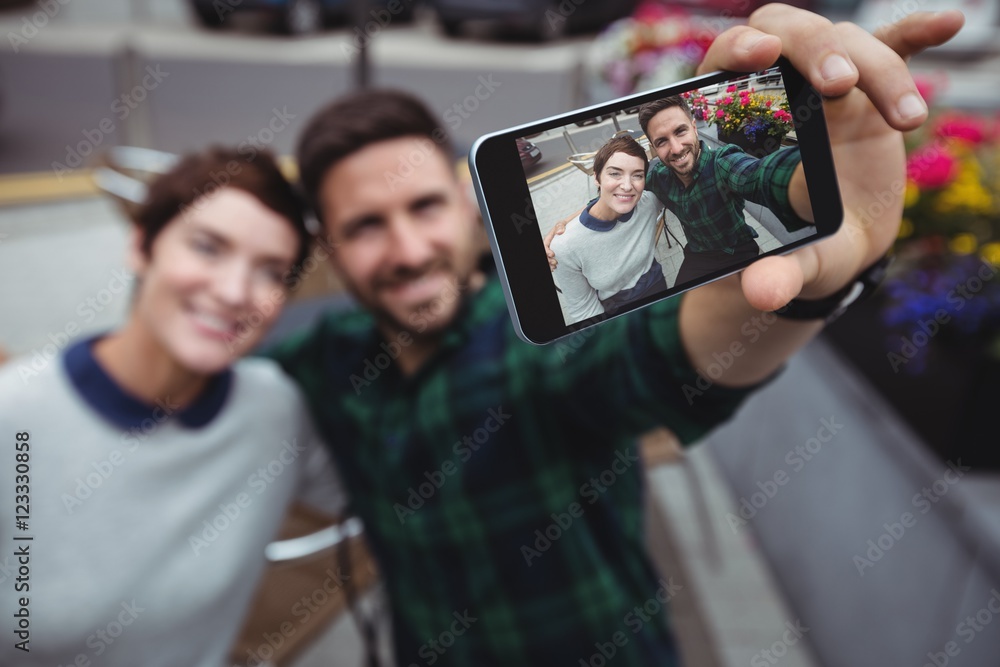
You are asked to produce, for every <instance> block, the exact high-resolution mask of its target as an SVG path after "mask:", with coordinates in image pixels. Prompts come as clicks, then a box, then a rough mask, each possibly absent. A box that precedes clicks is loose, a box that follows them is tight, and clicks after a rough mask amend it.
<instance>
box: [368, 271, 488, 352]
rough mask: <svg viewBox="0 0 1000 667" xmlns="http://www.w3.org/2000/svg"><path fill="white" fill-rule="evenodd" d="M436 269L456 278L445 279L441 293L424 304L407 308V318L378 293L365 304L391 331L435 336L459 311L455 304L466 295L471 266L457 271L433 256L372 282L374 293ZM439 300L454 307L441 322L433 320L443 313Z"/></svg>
mask: <svg viewBox="0 0 1000 667" xmlns="http://www.w3.org/2000/svg"><path fill="white" fill-rule="evenodd" d="M437 271H442V272H444V273H445V274H446V275H448V276H449V277H454V278H455V281H454V282H452V280H450V279H449V280H448V281H447V282H448V286H447V287H445V288H444V290H442V292H441V293H440V294H438V295H437V296H435V297H434V298H432V299H431V300H430V301H428V302H427V303H426V304H425V305H422V306H419V307H417V308H416V309H413V310H410V312H409V313H408V314H407V315H406V318H407V319H408V320H409V321H408V322H404V321H403V320H401V319H400V317H399V316H398V315H397V314H396V313H394V312H393V311H392V310H391V309H390V308H388V307H386V306H385V305H384V302H383V301H381V300H379V299H378V298H377V297H376V298H375V299H374V303H368V304H366V306H367V307H368V309H369V311H370V312H371V313H372V316H373V317H374V318H375V321H376V323H377V324H378V325H379V328H380V329H382V330H383V331H391V332H393V333H400V332H406V333H408V334H410V335H411V336H412V337H413V338H414V339H417V340H420V339H429V338H434V337H436V336H438V335H440V333H441V332H442V331H443V330H445V329H446V328H448V326H449V325H450V324H451V323H452V322H453V320H454V316H455V314H456V313H457V311H458V307H457V306H455V305H454V304H456V303H457V304H460V303H461V301H462V300H463V299H464V298H465V294H466V291H467V286H468V283H469V277H470V275H471V273H472V271H471V269H470V270H468V271H464V272H460V271H457V270H455V267H453V266H452V264H451V263H450V262H448V261H446V260H440V259H439V260H434V261H432V262H429V263H428V264H427V265H426V266H424V267H422V268H420V269H416V270H413V269H401V270H397V271H396V272H394V274H393V275H392V276H389V277H385V278H380V279H378V281H377V282H376V283H375V285H374V286H373V287H374V293H375V294H376V295H377V294H379V293H380V292H382V290H383V289H384V288H386V287H390V288H391V287H394V286H397V285H400V284H402V283H406V282H410V281H413V280H419V279H420V278H421V277H422V276H425V275H429V274H431V273H435V272H437ZM439 303H444V304H445V305H446V307H449V308H454V310H453V311H452V313H451V315H450V316H447V319H444V320H442V321H440V322H438V321H436V320H438V318H440V317H442V313H441V309H440V306H437V304H439ZM434 311H437V313H436V314H435V312H434ZM428 325H431V326H428Z"/></svg>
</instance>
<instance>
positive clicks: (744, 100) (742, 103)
mask: <svg viewBox="0 0 1000 667" xmlns="http://www.w3.org/2000/svg"><path fill="white" fill-rule="evenodd" d="M748 104H750V98H748V97H741V98H740V106H741V107H745V106H746V105H748Z"/></svg>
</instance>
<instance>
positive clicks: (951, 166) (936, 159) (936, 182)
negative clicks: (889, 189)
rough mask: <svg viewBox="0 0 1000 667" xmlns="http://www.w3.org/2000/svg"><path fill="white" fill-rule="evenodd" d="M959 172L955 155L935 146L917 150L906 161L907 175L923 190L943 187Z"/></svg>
mask: <svg viewBox="0 0 1000 667" xmlns="http://www.w3.org/2000/svg"><path fill="white" fill-rule="evenodd" d="M957 172H958V161H957V160H956V159H955V157H954V156H953V155H951V154H950V153H949V152H948V151H946V150H942V149H940V148H937V147H934V146H930V147H925V148H921V149H919V150H917V151H915V152H914V153H913V154H912V155H910V157H909V159H907V161H906V177H907V178H909V179H910V180H911V181H913V182H914V183H915V184H916V185H917V187H918V188H920V189H921V190H924V189H934V188H942V187H944V186H946V185H948V184H949V183H951V181H952V180H954V178H955V175H956V174H957Z"/></svg>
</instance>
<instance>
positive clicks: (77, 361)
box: [63, 336, 233, 429]
mask: <svg viewBox="0 0 1000 667" xmlns="http://www.w3.org/2000/svg"><path fill="white" fill-rule="evenodd" d="M100 338H101V336H96V337H94V338H90V339H88V340H84V341H81V342H79V343H76V344H75V345H73V346H71V347H70V348H68V349H67V350H66V354H65V355H64V356H63V366H64V367H65V368H66V373H67V374H68V375H69V379H70V382H71V383H72V384H73V387H74V388H75V389H76V391H77V393H79V394H80V397H81V398H83V400H84V401H85V402H86V403H87V405H89V406H90V407H91V408H92V409H93V410H95V411H96V412H97V413H98V414H100V415H101V416H102V417H104V418H105V419H107V420H108V421H110V422H111V423H112V424H115V425H116V426H118V427H120V428H122V429H133V428H145V425H146V423H148V420H152V421H153V423H154V424H159V423H161V422H163V421H164V420H165V419H167V418H176V419H177V421H179V422H180V423H181V424H182V425H183V426H186V427H187V428H202V427H203V426H206V425H208V424H209V423H210V422H211V421H212V420H213V419H214V418H215V417H216V416H217V415H218V414H219V413H220V412H222V408H223V407H224V406H225V404H226V399H227V398H228V397H229V392H230V389H231V388H232V384H233V372H232V369H228V368H227V369H226V370H225V371H223V372H222V373H219V374H217V375H214V376H212V378H211V379H210V380H209V381H208V384H207V385H206V386H205V388H204V389H203V390H202V392H201V393H200V394H199V395H198V397H197V398H196V399H195V400H194V401H193V402H192V403H191V404H190V405H188V406H186V407H184V408H182V409H178V408H177V406H175V405H173V404H172V403H171V401H170V397H169V396H168V397H166V398H164V399H161V400H159V401H157V402H156V403H155V404H153V405H150V404H149V403H146V402H145V401H142V400H140V399H139V398H136V397H135V396H133V395H132V394H129V393H128V392H126V391H125V390H124V389H123V388H122V387H121V386H119V385H118V383H116V382H115V381H114V380H113V379H112V378H111V376H110V375H108V374H107V372H106V371H105V370H104V369H103V368H101V365H100V364H99V363H98V362H97V359H95V358H94V352H93V345H94V343H95V342H96V341H97V340H99V339H100Z"/></svg>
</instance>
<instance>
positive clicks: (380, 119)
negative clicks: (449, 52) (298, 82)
mask: <svg viewBox="0 0 1000 667" xmlns="http://www.w3.org/2000/svg"><path fill="white" fill-rule="evenodd" d="M411 136H416V137H425V138H427V139H430V140H431V141H433V142H434V144H436V146H437V148H438V149H440V150H441V151H443V152H444V154H445V155H446V156H447V157H448V159H451V156H452V146H451V141H450V139H449V138H448V133H447V131H446V130H445V129H444V127H443V126H442V125H441V122H440V121H439V120H438V119H437V118H435V117H434V115H433V114H432V113H431V112H430V110H428V108H427V107H426V106H425V105H424V103H423V102H421V101H420V100H419V99H417V98H416V97H414V96H412V95H410V94H408V93H404V92H400V91H396V90H366V91H361V92H358V93H353V94H351V95H348V96H346V97H343V98H341V99H338V100H335V101H334V102H332V103H331V104H329V105H327V106H326V107H324V108H323V109H320V110H319V111H318V112H317V113H316V115H314V116H313V117H312V119H311V120H310V121H309V123H308V124H307V125H306V128H305V130H304V131H303V133H302V136H301V137H299V145H298V161H299V177H300V179H301V181H302V187H303V189H304V190H305V194H306V197H307V198H308V200H309V204H310V205H311V206H312V208H313V211H314V212H315V213H316V215H317V216H321V214H322V211H321V210H320V202H319V189H320V185H321V184H322V182H323V177H324V176H325V175H326V173H327V172H328V171H330V169H332V168H333V167H334V165H336V164H337V163H338V162H340V161H341V160H343V159H344V158H346V157H348V156H349V155H351V154H352V153H355V152H356V151H359V150H361V149H362V148H365V147H367V146H369V145H371V144H374V143H378V142H380V141H386V140H389V139H398V138H401V137H411Z"/></svg>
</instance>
